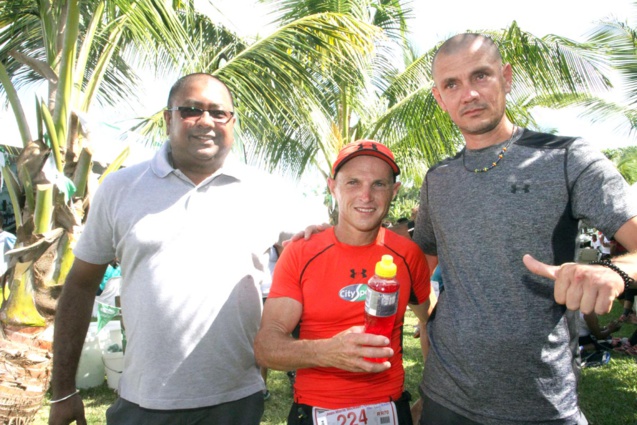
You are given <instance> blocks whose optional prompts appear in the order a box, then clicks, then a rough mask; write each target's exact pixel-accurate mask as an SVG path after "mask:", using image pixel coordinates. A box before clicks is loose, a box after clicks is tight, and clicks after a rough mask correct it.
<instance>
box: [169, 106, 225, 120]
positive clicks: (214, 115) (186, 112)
mask: <svg viewBox="0 0 637 425" xmlns="http://www.w3.org/2000/svg"><path fill="white" fill-rule="evenodd" d="M166 110H167V111H171V112H174V111H179V114H180V115H181V118H182V119H184V120H187V119H192V118H197V119H198V118H200V117H201V116H202V115H203V113H204V112H208V115H210V118H211V119H212V120H213V121H214V122H217V123H219V124H226V123H228V122H229V121H230V120H231V119H232V117H233V116H234V112H232V111H224V110H221V109H201V108H195V107H194V106H177V107H175V108H167V109H166Z"/></svg>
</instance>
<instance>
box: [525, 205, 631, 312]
mask: <svg viewBox="0 0 637 425" xmlns="http://www.w3.org/2000/svg"><path fill="white" fill-rule="evenodd" d="M614 238H615V239H616V240H617V241H619V243H621V244H622V245H623V246H624V247H625V248H626V249H627V250H628V252H629V254H626V255H623V256H620V257H615V258H613V260H612V265H613V266H614V268H612V267H608V266H603V265H590V264H577V263H566V264H563V265H561V266H551V265H548V264H544V263H542V262H540V261H537V260H536V259H534V258H533V257H531V256H530V255H528V254H527V255H525V256H524V258H523V261H524V264H525V266H526V267H527V268H528V269H529V270H530V271H531V272H533V273H535V274H537V275H539V276H543V277H546V278H549V279H552V280H554V281H555V288H554V296H555V301H557V303H559V304H564V305H566V307H567V308H568V309H569V310H581V312H582V313H584V314H588V313H591V312H593V311H594V312H595V313H596V314H605V313H608V312H610V310H611V308H612V306H613V301H614V300H615V299H616V298H617V297H618V296H619V295H620V294H621V293H622V292H624V290H625V282H624V278H623V276H622V275H621V273H620V272H618V271H617V270H615V268H616V269H619V270H620V271H621V272H623V273H624V274H625V275H626V276H628V277H629V278H632V279H637V217H633V218H632V219H630V220H628V221H627V222H626V223H624V224H623V225H622V226H621V227H620V228H619V230H617V232H616V233H615V236H614ZM633 282H634V281H633ZM633 287H637V286H635V285H634V284H633Z"/></svg>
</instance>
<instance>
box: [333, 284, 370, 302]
mask: <svg viewBox="0 0 637 425" xmlns="http://www.w3.org/2000/svg"><path fill="white" fill-rule="evenodd" d="M366 295H367V284H366V283H355V284H354V285H347V286H345V287H343V288H341V290H340V291H339V292H338V296H339V297H340V298H341V299H342V300H345V301H349V302H352V303H355V302H359V301H365V296H366Z"/></svg>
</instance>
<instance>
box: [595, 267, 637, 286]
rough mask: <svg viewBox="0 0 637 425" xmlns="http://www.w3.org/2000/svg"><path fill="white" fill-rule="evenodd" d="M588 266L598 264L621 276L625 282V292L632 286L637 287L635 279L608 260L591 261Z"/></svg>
mask: <svg viewBox="0 0 637 425" xmlns="http://www.w3.org/2000/svg"><path fill="white" fill-rule="evenodd" d="M588 264H593V265H594V264H597V265H600V266H604V267H608V268H609V269H611V270H612V271H614V272H615V273H617V274H618V275H620V276H621V278H622V280H623V281H624V291H626V290H627V289H628V288H629V287H630V286H631V285H633V286H635V279H633V278H632V277H630V276H628V273H626V272H625V271H623V270H622V269H620V268H619V267H617V266H616V265H615V264H613V263H611V262H610V261H608V260H599V261H591V262H590V263H588Z"/></svg>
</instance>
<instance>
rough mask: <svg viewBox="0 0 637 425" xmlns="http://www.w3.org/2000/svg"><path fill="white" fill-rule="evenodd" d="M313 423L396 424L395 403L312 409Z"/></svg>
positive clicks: (320, 424)
mask: <svg viewBox="0 0 637 425" xmlns="http://www.w3.org/2000/svg"><path fill="white" fill-rule="evenodd" d="M312 415H313V416H314V424H315V425H398V416H397V415H396V405H395V404H394V403H392V402H385V403H378V404H366V405H363V406H356V407H347V408H343V409H335V410H328V409H321V408H320V407H314V408H313V409H312Z"/></svg>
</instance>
